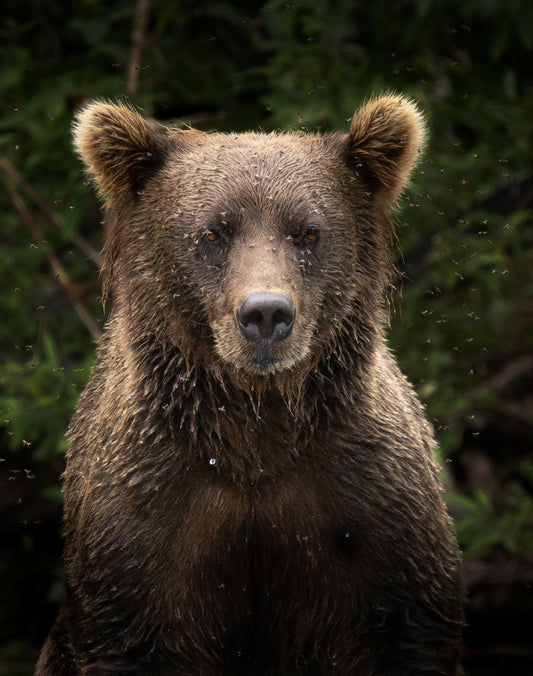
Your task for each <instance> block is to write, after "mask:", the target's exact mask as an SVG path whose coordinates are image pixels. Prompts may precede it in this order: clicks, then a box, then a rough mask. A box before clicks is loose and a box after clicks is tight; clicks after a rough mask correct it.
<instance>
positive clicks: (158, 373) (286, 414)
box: [136, 335, 379, 484]
mask: <svg viewBox="0 0 533 676" xmlns="http://www.w3.org/2000/svg"><path fill="white" fill-rule="evenodd" d="M378 342H379V337H378V336H377V335H373V336H368V337H367V338H366V339H365V345H364V349H363V350H361V340H360V341H359V343H358V344H357V345H355V344H354V341H353V339H352V338H350V339H348V337H347V338H346V339H345V340H342V339H340V340H339V342H338V343H337V344H336V346H335V348H334V349H332V350H331V351H330V352H329V353H328V354H326V355H324V356H323V358H322V359H321V360H320V361H319V362H318V363H316V364H314V365H313V364H303V365H301V366H300V367H299V368H297V369H295V370H294V371H288V372H281V373H280V374H277V375H272V376H268V377H264V376H256V377H253V376H250V375H248V374H245V373H243V372H242V373H241V372H234V371H231V372H230V371H224V370H213V369H212V368H207V367H206V366H204V365H202V364H201V363H200V364H192V363H190V362H188V361H187V359H186V358H185V357H184V355H183V354H182V353H181V352H180V351H179V350H178V349H177V348H171V349H168V350H167V351H166V352H165V351H164V350H163V351H162V350H161V345H159V346H157V347H154V342H153V341H143V345H144V346H145V347H144V348H143V345H139V351H138V352H137V350H136V352H137V354H143V358H142V368H141V372H142V374H143V377H142V382H141V383H140V384H139V385H140V387H142V389H143V391H144V392H149V393H155V394H154V395H153V396H152V398H151V399H150V400H148V401H146V409H147V410H145V412H144V415H147V416H148V418H149V419H151V420H153V422H154V424H156V425H157V426H158V427H159V426H161V425H163V426H164V427H165V428H166V429H167V434H169V435H170V436H171V438H172V440H173V449H174V450H175V452H176V453H177V454H178V455H179V456H180V458H181V460H182V462H186V464H187V467H189V468H190V467H193V466H198V467H201V466H204V467H206V468H207V467H209V468H210V470H211V471H216V472H217V473H219V474H220V475H222V476H225V477H228V478H230V479H231V480H234V481H238V482H241V483H242V482H244V483H248V484H249V483H254V482H259V481H261V480H263V479H268V478H269V477H275V476H276V475H277V474H278V473H280V472H283V471H286V470H287V468H290V466H291V465H294V464H296V463H298V462H300V461H301V460H302V457H303V458H305V456H306V455H308V454H310V453H313V452H314V448H315V447H316V446H317V444H320V443H321V442H320V439H322V438H324V439H325V438H327V435H328V433H329V428H330V421H331V420H332V419H333V418H334V417H335V419H338V412H339V408H348V409H349V410H350V411H351V413H350V416H349V417H352V416H353V412H354V411H356V410H358V408H359V407H358V406H357V401H356V400H357V398H358V397H359V396H360V392H359V390H360V383H361V382H364V377H363V375H364V371H365V370H366V369H367V368H368V362H369V355H370V354H371V352H372V351H373V349H375V345H374V344H376V345H377V343H378ZM147 346H150V347H147Z"/></svg>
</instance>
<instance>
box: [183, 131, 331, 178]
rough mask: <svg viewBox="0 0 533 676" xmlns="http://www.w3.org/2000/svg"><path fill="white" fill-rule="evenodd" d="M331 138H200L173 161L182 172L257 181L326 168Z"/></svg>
mask: <svg viewBox="0 0 533 676" xmlns="http://www.w3.org/2000/svg"><path fill="white" fill-rule="evenodd" d="M334 151H335V143H334V142H333V141H332V139H331V138H327V137H322V136H318V135H303V134H298V133H284V134H276V133H271V134H266V133H264V134H263V133H244V134H218V133H216V134H203V135H202V137H201V139H199V141H198V143H197V144H195V145H194V146H192V147H191V148H189V149H188V151H187V152H185V153H181V152H178V153H177V154H176V156H175V159H176V160H178V161H179V163H180V165H181V168H182V170H189V171H193V172H194V173H199V172H201V171H205V172H206V173H209V172H212V171H218V172H227V173H232V172H242V171H243V170H244V171H246V172H249V173H251V174H252V175H255V176H257V177H264V176H276V175H277V176H279V175H280V174H282V173H283V172H290V171H291V170H292V171H297V170H299V171H304V170H305V169H310V170H312V169H313V167H315V168H320V167H321V166H324V165H326V164H329V163H331V162H332V160H333V155H335V152H334Z"/></svg>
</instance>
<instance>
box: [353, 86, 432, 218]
mask: <svg viewBox="0 0 533 676" xmlns="http://www.w3.org/2000/svg"><path fill="white" fill-rule="evenodd" d="M425 137H426V128H425V123H424V119H423V117H422V114H421V113H420V111H419V110H418V108H417V106H416V105H415V104H414V103H413V102H412V101H410V100H409V99H406V98H405V97H403V96H394V95H391V94H389V95H385V96H381V97H379V98H377V99H372V100H370V101H368V102H367V103H366V104H365V105H364V106H363V107H362V108H360V109H359V110H357V111H356V113H355V115H354V117H353V120H352V124H351V127H350V133H349V135H348V137H347V150H348V155H349V158H350V161H351V164H352V166H355V167H356V168H357V171H358V173H359V174H360V176H361V177H362V178H363V179H366V181H367V182H368V183H369V186H370V188H371V190H372V192H374V193H375V194H376V196H377V197H378V199H382V200H384V201H385V202H387V203H389V204H390V203H394V202H395V201H396V200H397V199H398V197H399V195H400V193H401V191H402V189H403V188H404V186H405V185H406V183H407V182H408V180H409V175H410V173H411V171H412V169H413V167H414V165H415V164H416V162H417V160H418V159H419V157H420V153H421V152H422V149H423V146H424V142H425Z"/></svg>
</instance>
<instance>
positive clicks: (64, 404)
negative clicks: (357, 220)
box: [0, 0, 533, 674]
mask: <svg viewBox="0 0 533 676" xmlns="http://www.w3.org/2000/svg"><path fill="white" fill-rule="evenodd" d="M138 4H139V7H137V6H136V5H135V2H133V0H117V1H116V2H113V3H104V2H102V1H101V0H82V1H81V2H77V3H73V2H61V3H60V2H55V3H54V2H50V3H41V2H37V0H29V1H28V2H24V3H21V2H14V1H13V0H8V2H6V3H4V7H3V12H2V19H1V23H0V55H1V63H2V67H1V69H0V106H1V117H0V208H1V211H2V250H1V254H0V266H1V267H0V278H1V282H2V287H1V292H2V296H1V297H2V303H1V305H0V313H1V321H0V341H1V342H0V350H1V354H2V359H1V361H0V382H1V389H0V410H1V416H0V424H1V430H0V458H1V462H0V515H1V517H0V542H1V546H0V547H1V549H0V594H1V596H0V673H3V668H4V665H6V664H10V665H11V667H10V669H11V671H9V673H16V672H15V668H16V667H15V665H16V664H18V663H21V661H22V660H24V659H26V660H28V661H29V662H31V659H32V658H33V655H34V654H35V650H36V648H37V647H38V646H39V644H40V641H41V640H42V637H43V636H44V634H45V633H46V631H47V629H48V627H49V624H50V623H51V621H52V617H53V615H54V613H55V603H56V602H57V600H58V599H59V598H60V594H61V587H60V582H59V581H60V574H61V565H60V547H61V543H60V540H59V532H60V528H61V526H60V513H61V512H60V510H61V507H60V503H61V493H60V490H59V483H58V479H59V475H60V473H61V471H62V466H63V465H62V463H63V461H62V454H63V452H64V451H65V448H66V445H67V440H66V438H65V436H64V432H65V429H66V427H67V424H68V420H69V417H70V415H71V413H72V410H73V408H74V406H75V403H76V400H77V397H78V395H79V392H80V390H81V388H82V387H83V384H84V382H85V380H86V378H87V375H88V373H89V370H90V367H91V363H92V361H93V359H94V340H95V338H96V337H97V335H98V334H99V332H100V330H101V324H102V321H103V320H102V318H103V311H102V309H101V304H100V299H99V294H100V290H99V279H98V272H97V270H98V263H99V253H98V251H99V248H100V243H101V239H102V227H101V225H100V220H101V216H100V214H99V210H98V204H97V202H96V200H95V198H94V194H93V192H92V190H91V189H90V188H89V187H88V185H87V183H86V181H85V178H84V176H83V173H82V169H81V165H80V163H79V162H78V161H77V159H76V158H75V157H74V155H73V153H72V150H71V144H70V125H71V121H72V115H73V111H74V110H75V109H76V108H77V107H79V106H80V105H81V104H82V103H83V102H84V101H85V100H87V99H91V98H94V97H111V98H117V97H121V96H128V97H129V98H130V100H133V101H134V102H135V103H136V104H137V105H138V106H140V107H142V108H143V109H144V111H145V112H146V113H147V114H149V115H151V116H153V117H155V118H157V119H160V120H167V121H181V122H183V123H185V124H192V125H193V126H197V127H199V128H201V129H210V128H217V129H221V130H223V129H235V130H238V131H240V130H243V129H248V128H250V129H257V128H264V129H266V130H270V129H276V128H286V127H290V128H303V129H310V130H313V129H316V128H317V127H318V128H320V129H322V130H323V129H336V130H346V131H347V129H348V124H347V120H348V119H349V118H350V117H351V115H352V113H353V110H354V108H355V107H356V106H357V105H358V104H359V103H360V102H361V101H362V100H363V99H364V98H365V97H367V96H368V95H369V94H370V93H372V92H381V91H384V90H395V91H399V92H405V93H407V94H409V95H411V96H413V97H414V98H415V99H416V100H418V101H419V102H420V105H421V106H422V107H423V109H424V110H425V112H426V114H427V116H428V120H429V126H430V130H431V139H430V144H429V148H428V151H427V153H426V155H425V158H424V160H423V161H422V163H421V164H420V166H419V170H418V175H417V176H416V177H415V185H414V186H413V188H412V189H411V191H410V192H409V193H408V194H407V195H406V196H405V197H404V199H402V202H401V204H400V205H399V207H400V208H399V210H398V212H397V214H396V218H395V220H396V224H397V234H398V242H397V248H396V252H395V254H396V259H397V263H398V267H399V270H400V273H401V275H400V276H399V279H398V285H397V286H398V289H397V292H396V293H394V294H393V296H392V298H391V332H390V340H391V345H392V347H393V349H394V351H395V353H396V354H397V356H398V359H399V361H400V363H401V365H402V367H403V369H404V371H405V372H406V373H407V374H408V375H409V377H410V379H411V380H412V381H413V383H414V384H415V385H416V386H417V389H418V391H419V393H420V395H421V397H422V399H423V400H424V401H425V402H426V403H427V406H428V411H429V414H430V416H431V418H432V419H433V420H434V423H435V427H436V429H437V433H438V437H439V441H440V444H441V451H440V453H441V458H442V460H443V461H444V465H445V468H446V486H447V488H448V490H449V493H448V497H449V504H450V508H451V509H452V511H453V513H454V516H455V517H456V521H457V532H458V536H459V539H460V542H461V545H462V547H463V549H464V551H465V555H466V559H467V579H468V581H469V583H470V588H471V602H470V621H471V624H472V627H471V629H470V630H469V633H468V634H467V647H469V649H470V654H472V653H473V651H474V650H476V651H477V652H478V654H482V655H488V654H489V653H490V654H492V655H493V656H494V655H496V657H498V659H500V660H501V661H502V665H504V666H502V673H509V674H510V673H513V672H512V671H511V670H510V669H511V667H510V666H509V665H512V664H514V662H513V659H514V658H515V657H516V656H517V655H522V659H523V660H524V661H525V660H527V659H528V655H527V650H528V648H529V649H530V648H531V646H530V629H529V628H530V626H531V625H530V619H528V617H529V618H530V616H531V613H532V611H533V591H532V583H533V445H532V439H533V394H532V393H533V389H532V384H533V349H532V347H533V272H532V270H533V247H532V244H533V227H532V226H533V168H532V166H533V165H532V159H533V152H532V149H533V79H532V76H531V73H532V72H533V5H532V4H531V3H529V2H527V1H526V0H509V1H508V2H506V3H502V2H497V1H490V0H487V1H486V2H482V0H463V2H459V1H458V0H450V1H448V2H437V0H394V1H393V2H384V1H383V0H377V2H374V3H372V4H368V3H362V2H359V3H356V2H349V1H348V0H315V1H314V2H303V1H302V0H294V1H293V2H287V1H285V0H284V1H278V0H274V1H271V2H265V3H262V4H261V3H257V4H256V6H255V8H251V4H250V3H249V2H245V1H244V0H240V1H238V2H226V1H225V0H220V1H219V2H215V1H213V0H205V1H204V2H192V0H191V1H186V0H183V1H182V2H179V3H178V2H176V3H168V2H163V0H152V2H151V4H150V6H149V15H148V16H147V21H146V23H144V24H143V22H142V21H139V16H140V14H139V8H140V9H142V7H143V6H147V5H148V3H147V2H146V1H145V2H142V0H141V1H140V2H139V3H138ZM140 18H141V19H142V15H141V16H140ZM136 21H137V24H136ZM136 25H137V30H134V27H135V26H136ZM481 618H483V622H482V620H481ZM528 641H529V643H528ZM467 655H468V653H467ZM532 655H533V654H530V655H529V659H533V656H532ZM494 664H495V662H494V659H493V661H492V665H493V666H494ZM23 669H24V667H21V670H20V673H26V672H25V671H23Z"/></svg>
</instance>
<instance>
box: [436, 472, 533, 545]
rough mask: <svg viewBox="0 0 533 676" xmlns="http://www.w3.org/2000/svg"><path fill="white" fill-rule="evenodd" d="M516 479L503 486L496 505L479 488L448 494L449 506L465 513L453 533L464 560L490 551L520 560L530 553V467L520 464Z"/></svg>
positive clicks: (532, 519) (532, 484)
mask: <svg viewBox="0 0 533 676" xmlns="http://www.w3.org/2000/svg"><path fill="white" fill-rule="evenodd" d="M518 477H519V479H518V480H513V481H510V482H509V483H507V484H506V486H505V491H504V493H503V495H502V496H501V498H500V499H499V501H498V502H499V504H496V501H495V500H494V499H492V498H491V497H490V496H489V494H488V493H487V492H485V491H483V490H481V489H478V490H477V491H476V492H475V493H474V495H465V494H462V493H451V494H449V495H448V501H449V503H450V504H452V505H456V506H458V507H460V508H461V509H462V510H463V511H464V512H465V516H464V517H463V518H462V519H461V520H460V521H459V522H458V523H457V527H456V530H457V537H458V540H459V544H460V545H461V546H462V547H463V548H464V555H465V556H466V557H468V558H471V557H473V556H475V555H479V554H486V553H487V552H490V551H493V552H494V551H495V552H499V553H504V554H511V555H514V556H518V557H520V556H522V555H524V554H525V553H526V552H528V551H529V552H531V551H533V464H532V463H531V462H525V463H523V464H522V465H521V466H520V467H519V471H518Z"/></svg>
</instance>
